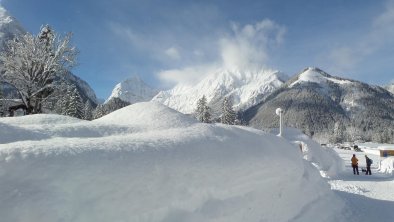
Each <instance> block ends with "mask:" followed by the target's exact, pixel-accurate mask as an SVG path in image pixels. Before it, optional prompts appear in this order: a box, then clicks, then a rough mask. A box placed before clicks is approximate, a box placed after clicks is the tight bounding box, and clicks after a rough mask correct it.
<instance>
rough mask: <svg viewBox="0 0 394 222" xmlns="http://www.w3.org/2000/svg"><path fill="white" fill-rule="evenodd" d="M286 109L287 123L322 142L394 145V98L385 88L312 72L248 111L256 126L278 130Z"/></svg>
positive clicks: (248, 117) (307, 72) (246, 116)
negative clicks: (278, 110) (278, 111)
mask: <svg viewBox="0 0 394 222" xmlns="http://www.w3.org/2000/svg"><path fill="white" fill-rule="evenodd" d="M278 107H281V108H282V109H284V110H285V113H284V123H285V124H286V125H287V126H291V127H295V128H299V129H303V130H304V131H305V132H306V133H307V134H309V135H312V136H314V138H315V139H317V140H321V141H322V142H327V141H324V140H325V139H328V138H330V137H331V139H332V140H336V139H335V138H334V137H338V138H343V139H344V140H349V141H354V140H356V139H361V138H362V139H364V140H375V141H381V142H389V141H390V140H392V136H390V135H393V133H394V131H393V129H394V96H393V94H391V93H389V92H388V91H387V90H385V89H384V88H382V87H379V86H373V85H368V84H366V83H362V82H359V81H355V80H350V79H344V78H339V77H335V76H331V75H329V74H327V73H326V72H324V71H322V70H320V69H318V68H307V69H305V70H303V71H302V72H301V73H300V74H298V75H296V76H295V77H294V78H292V79H290V80H289V81H288V82H286V83H285V84H284V85H283V86H282V87H281V88H280V89H278V90H277V91H275V92H274V93H272V94H271V95H270V96H269V97H268V98H267V99H266V100H265V101H263V102H262V103H260V104H258V105H257V106H255V107H253V108H251V109H249V110H247V111H246V112H245V114H244V117H245V118H246V120H247V121H249V125H251V126H253V127H256V128H272V127H277V126H278V117H277V116H276V114H275V109H276V108H278Z"/></svg>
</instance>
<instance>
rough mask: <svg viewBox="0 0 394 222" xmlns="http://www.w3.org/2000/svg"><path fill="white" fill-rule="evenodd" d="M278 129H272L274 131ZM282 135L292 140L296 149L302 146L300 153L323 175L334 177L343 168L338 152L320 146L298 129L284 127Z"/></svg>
mask: <svg viewBox="0 0 394 222" xmlns="http://www.w3.org/2000/svg"><path fill="white" fill-rule="evenodd" d="M276 131H278V130H274V133H276ZM283 137H284V138H286V139H287V140H289V141H292V142H293V143H294V144H295V146H296V147H297V149H298V150H299V145H301V146H302V153H303V156H304V159H305V160H308V161H310V162H312V163H313V164H314V165H315V166H317V168H318V169H319V170H320V171H321V172H322V174H323V175H326V176H329V177H335V176H337V175H338V174H339V173H341V172H343V171H344V170H345V165H344V163H343V160H342V159H341V157H339V155H338V153H337V152H335V151H334V150H333V149H332V148H327V147H322V146H320V144H319V143H317V142H316V141H314V140H312V139H311V138H310V137H308V136H307V135H305V134H303V133H302V132H301V131H300V130H298V129H295V128H285V129H284V133H283Z"/></svg>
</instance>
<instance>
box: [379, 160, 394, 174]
mask: <svg viewBox="0 0 394 222" xmlns="http://www.w3.org/2000/svg"><path fill="white" fill-rule="evenodd" d="M378 171H379V172H381V173H385V174H391V175H393V172H394V157H393V156H391V157H387V158H384V159H383V160H381V161H380V165H379V168H378Z"/></svg>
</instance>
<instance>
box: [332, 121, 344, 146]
mask: <svg viewBox="0 0 394 222" xmlns="http://www.w3.org/2000/svg"><path fill="white" fill-rule="evenodd" d="M345 131H346V128H345V125H344V124H343V123H342V122H341V121H337V122H335V125H334V132H333V134H332V135H331V138H330V142H332V143H339V142H343V141H344V140H345Z"/></svg>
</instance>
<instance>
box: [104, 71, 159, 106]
mask: <svg viewBox="0 0 394 222" xmlns="http://www.w3.org/2000/svg"><path fill="white" fill-rule="evenodd" d="M157 93H158V91H157V90H155V89H152V88H151V87H150V86H148V85H147V84H146V83H145V82H144V81H143V80H142V79H141V78H140V77H139V76H133V77H132V78H129V79H126V80H125V81H123V82H121V83H118V84H117V85H116V86H115V88H114V89H113V90H112V93H111V96H109V97H108V99H107V100H106V101H105V103H107V102H108V101H110V100H111V99H112V98H119V99H121V100H123V101H125V102H129V103H130V104H133V103H137V102H146V101H150V100H151V99H152V98H153V97H154V96H155V95H156V94H157Z"/></svg>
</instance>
